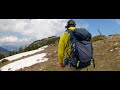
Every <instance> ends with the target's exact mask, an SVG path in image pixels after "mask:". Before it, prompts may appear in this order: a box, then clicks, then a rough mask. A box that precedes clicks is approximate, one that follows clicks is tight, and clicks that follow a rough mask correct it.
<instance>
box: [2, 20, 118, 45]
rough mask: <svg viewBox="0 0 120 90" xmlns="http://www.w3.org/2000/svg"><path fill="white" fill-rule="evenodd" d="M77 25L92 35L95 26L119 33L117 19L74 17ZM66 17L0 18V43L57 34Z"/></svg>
mask: <svg viewBox="0 0 120 90" xmlns="http://www.w3.org/2000/svg"><path fill="white" fill-rule="evenodd" d="M74 20H75V21H76V24H77V27H83V28H86V29H87V30H88V31H89V32H90V33H91V34H92V35H93V36H94V35H98V34H99V33H98V32H97V28H99V29H100V30H101V31H102V33H103V34H105V35H109V34H112V33H120V29H119V28H120V20H119V19H74ZM67 21H68V19H0V45H16V46H20V45H25V44H30V43H32V42H33V41H35V40H40V39H42V38H46V37H50V36H53V35H56V36H59V35H61V34H62V33H63V32H64V31H65V25H66V22H67Z"/></svg>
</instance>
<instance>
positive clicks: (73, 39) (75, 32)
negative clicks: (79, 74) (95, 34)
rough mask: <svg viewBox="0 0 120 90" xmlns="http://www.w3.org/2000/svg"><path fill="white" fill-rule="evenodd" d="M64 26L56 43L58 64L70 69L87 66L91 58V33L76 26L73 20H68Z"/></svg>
mask: <svg viewBox="0 0 120 90" xmlns="http://www.w3.org/2000/svg"><path fill="white" fill-rule="evenodd" d="M65 28H66V29H67V30H66V31H65V32H64V33H63V34H62V35H61V36H60V40H59V45H58V61H59V64H60V66H61V67H62V68H64V67H66V66H67V67H71V70H79V69H82V68H85V67H88V66H89V65H90V64H91V60H92V58H93V51H92V50H93V48H92V43H91V42H90V39H91V37H92V36H91V34H90V33H89V32H88V31H87V30H86V29H80V28H76V23H75V22H74V21H73V20H69V21H68V22H67V25H66V26H65ZM87 69H88V68H87Z"/></svg>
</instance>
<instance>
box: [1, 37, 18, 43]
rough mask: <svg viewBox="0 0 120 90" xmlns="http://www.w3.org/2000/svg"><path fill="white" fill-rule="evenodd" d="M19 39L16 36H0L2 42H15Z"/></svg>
mask: <svg viewBox="0 0 120 90" xmlns="http://www.w3.org/2000/svg"><path fill="white" fill-rule="evenodd" d="M17 40H18V38H17V37H14V36H4V37H1V38H0V43H6V42H7V43H14V42H16V41H17Z"/></svg>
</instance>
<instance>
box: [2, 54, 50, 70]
mask: <svg viewBox="0 0 120 90" xmlns="http://www.w3.org/2000/svg"><path fill="white" fill-rule="evenodd" d="M45 56H46V53H42V54H37V55H34V56H31V57H28V58H25V59H21V60H19V61H15V62H13V63H10V64H7V65H5V66H3V67H2V68H1V69H0V70H1V71H15V70H19V69H21V68H24V67H29V66H32V65H34V64H36V63H40V62H45V61H47V60H48V58H44V57H45ZM38 60H39V61H38Z"/></svg>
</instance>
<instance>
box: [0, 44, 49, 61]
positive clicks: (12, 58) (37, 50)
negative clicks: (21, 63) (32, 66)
mask: <svg viewBox="0 0 120 90" xmlns="http://www.w3.org/2000/svg"><path fill="white" fill-rule="evenodd" d="M47 47H48V46H44V47H41V48H38V49H36V50H32V51H28V52H24V53H20V54H16V55H12V56H9V57H6V58H3V59H1V60H0V61H2V60H4V59H7V60H9V61H12V60H15V59H18V58H21V57H23V56H28V55H32V54H34V53H37V52H40V51H43V50H44V49H45V48H47Z"/></svg>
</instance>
